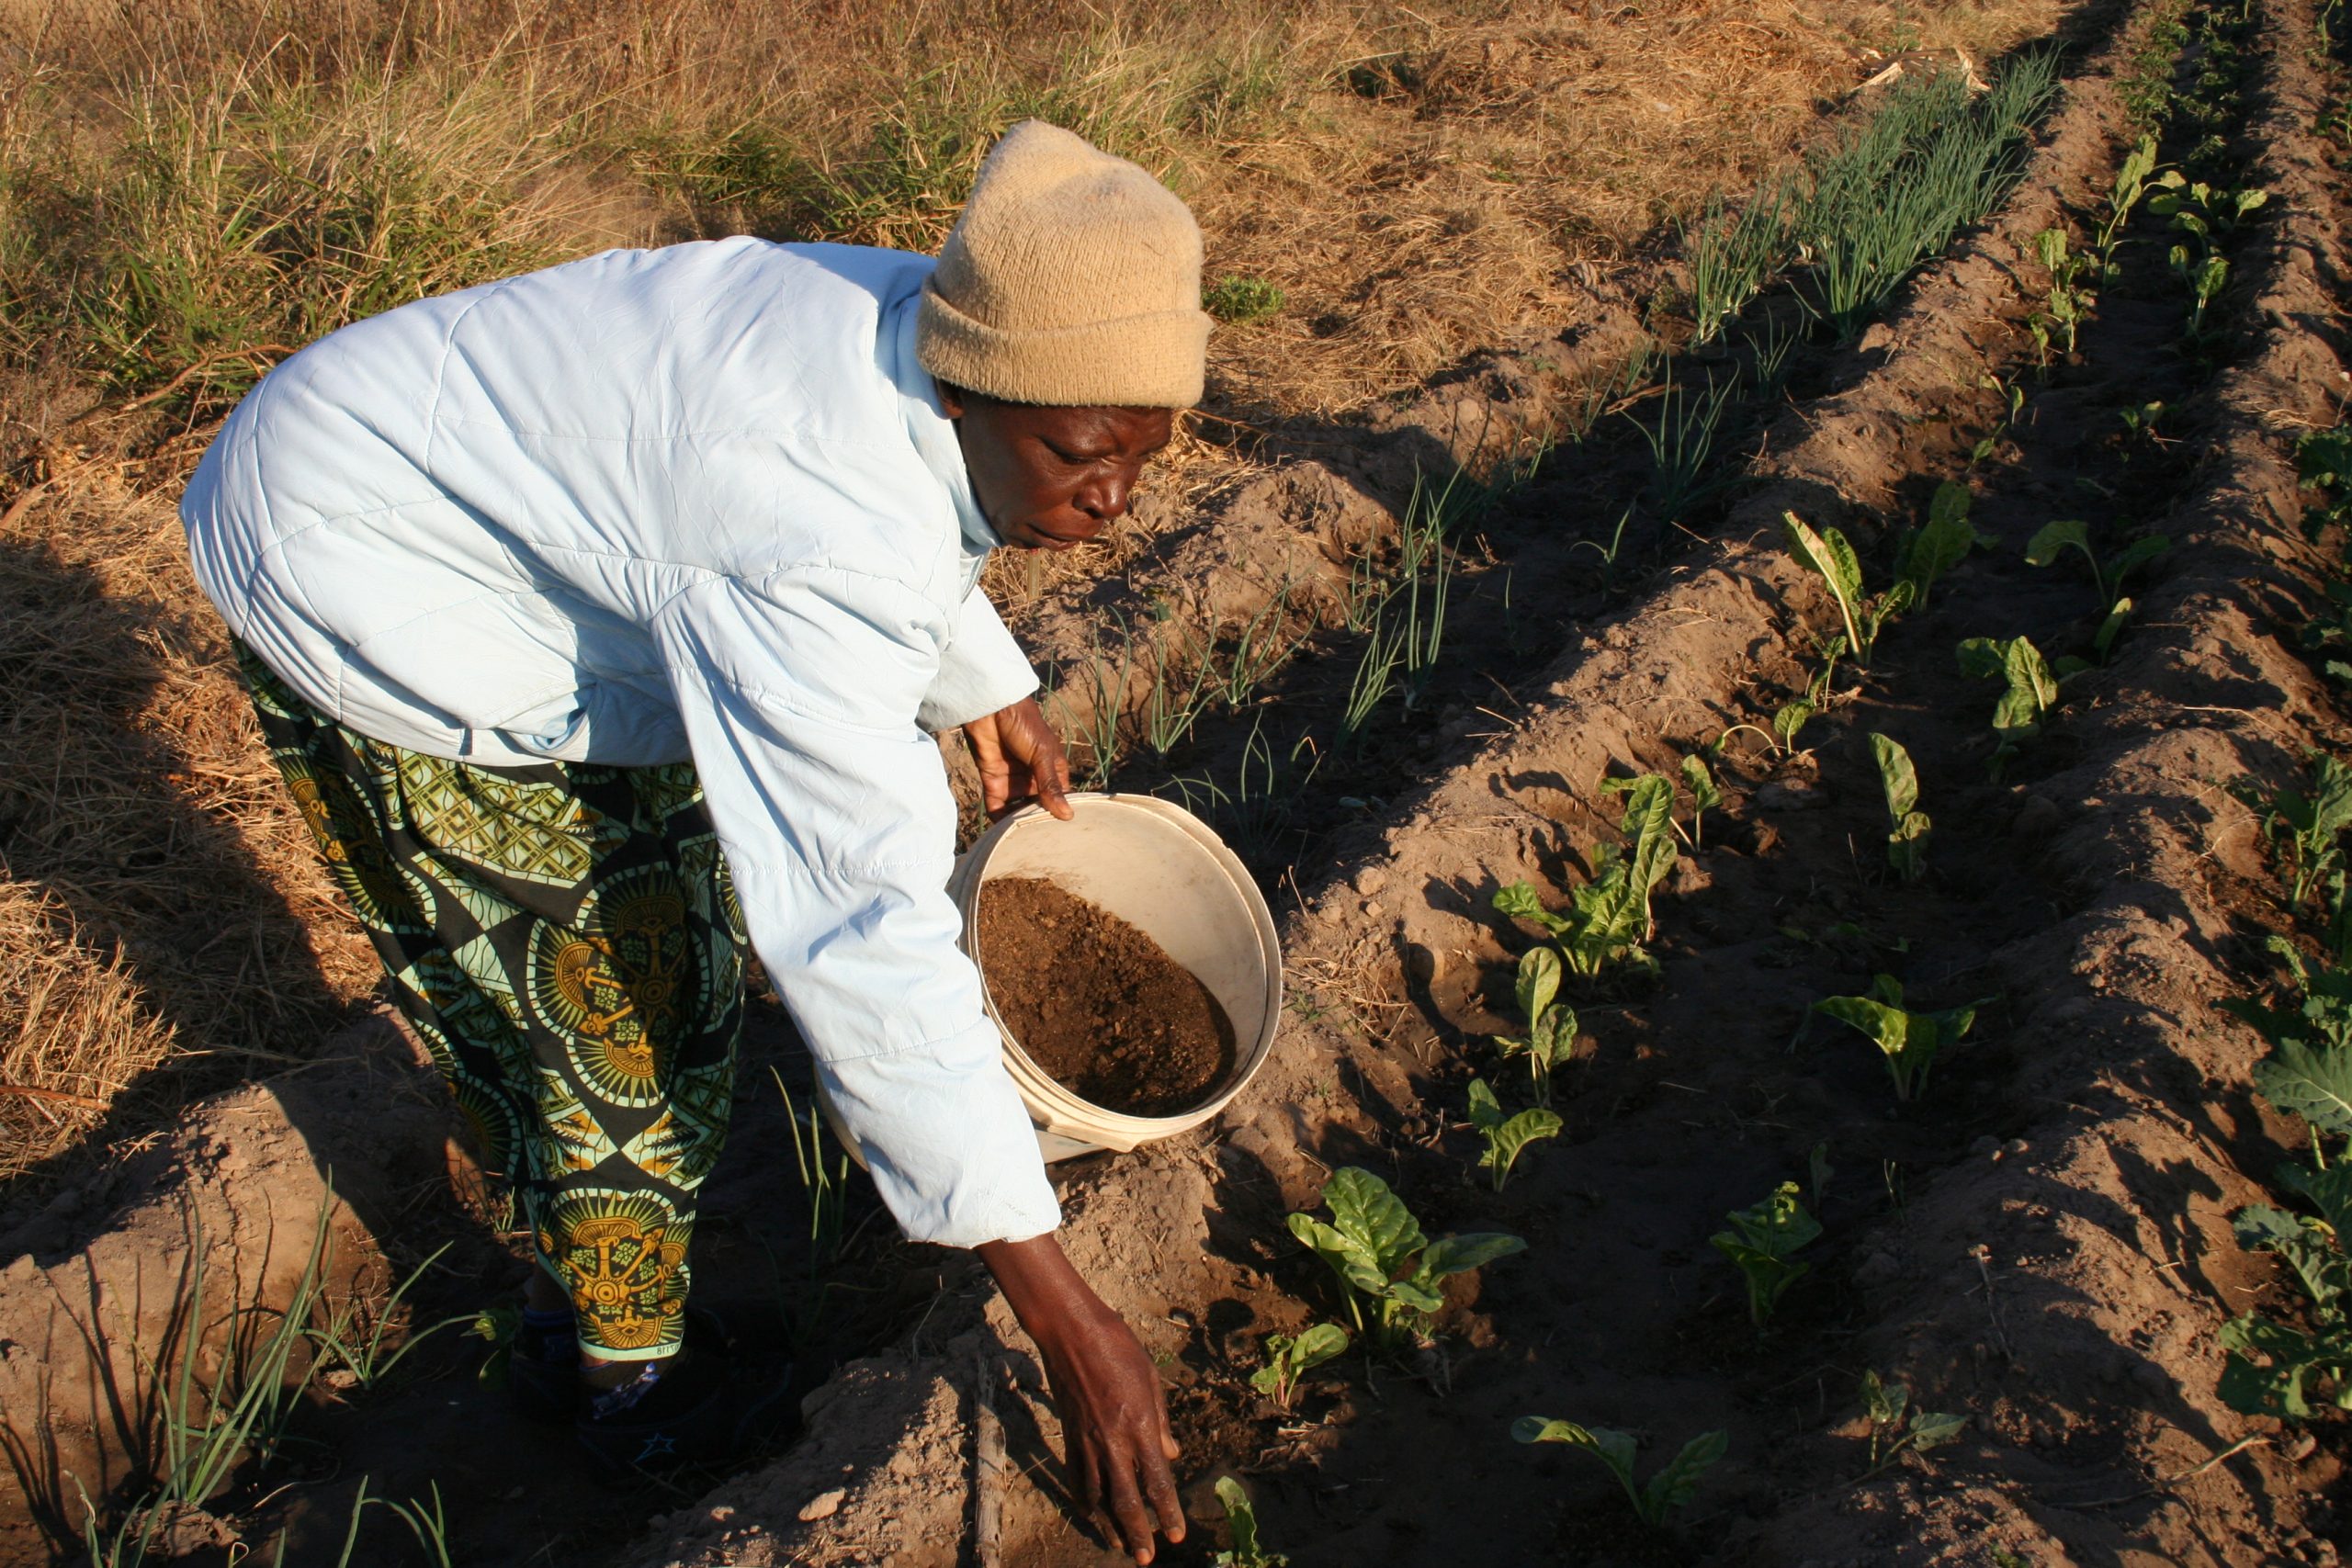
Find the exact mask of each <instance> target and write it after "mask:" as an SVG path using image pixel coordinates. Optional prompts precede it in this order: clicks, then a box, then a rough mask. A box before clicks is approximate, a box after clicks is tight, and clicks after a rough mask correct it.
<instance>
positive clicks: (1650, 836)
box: [1494, 773, 1674, 976]
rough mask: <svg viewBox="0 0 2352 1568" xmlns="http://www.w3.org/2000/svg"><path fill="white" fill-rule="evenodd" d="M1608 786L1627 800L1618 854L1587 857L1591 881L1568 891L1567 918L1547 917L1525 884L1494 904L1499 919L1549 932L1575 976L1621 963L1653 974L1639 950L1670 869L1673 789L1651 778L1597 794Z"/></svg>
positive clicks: (1605, 849)
mask: <svg viewBox="0 0 2352 1568" xmlns="http://www.w3.org/2000/svg"><path fill="white" fill-rule="evenodd" d="M1612 786H1613V787H1615V788H1620V789H1623V791H1624V793H1625V796H1626V799H1625V815H1624V817H1623V818H1622V819H1621V820H1620V821H1619V822H1618V825H1617V827H1618V831H1620V832H1621V833H1623V835H1624V837H1625V844H1624V847H1623V849H1620V848H1619V847H1617V846H1616V845H1613V844H1612V845H1603V846H1602V847H1601V848H1600V849H1598V850H1596V851H1594V852H1593V856H1592V864H1593V877H1592V880H1591V881H1590V882H1588V883H1586V884H1585V885H1584V886H1581V887H1577V888H1571V889H1570V890H1569V892H1568V910H1567V912H1566V914H1555V913H1553V912H1552V911H1551V910H1549V909H1546V908H1544V900H1543V897H1542V896H1541V895H1539V894H1538V893H1537V892H1536V891H1535V889H1534V887H1533V886H1531V885H1529V884H1527V883H1525V882H1514V883H1512V884H1511V885H1510V886H1508V887H1504V888H1501V889H1499V890H1498V892H1497V893H1496V894H1495V897H1494V906H1495V908H1496V910H1497V911H1498V912H1499V913H1501V914H1505V915H1509V916H1510V918H1511V919H1519V920H1531V921H1533V922H1534V923H1535V924H1537V925H1539V926H1542V927H1543V928H1544V930H1545V931H1549V932H1551V933H1552V935H1553V937H1554V938H1555V940H1556V941H1557V942H1559V944H1560V955H1561V957H1562V958H1563V959H1564V960H1565V961H1566V964H1567V966H1568V971H1569V973H1571V974H1574V975H1582V976H1597V975H1599V974H1600V972H1601V971H1602V970H1603V969H1605V968H1606V967H1608V965H1609V964H1611V963H1614V962H1619V961H1623V962H1624V963H1626V964H1630V965H1632V966H1634V967H1635V968H1638V969H1643V970H1646V971H1652V972H1655V971H1656V969H1657V960H1656V959H1654V958H1652V957H1651V956H1650V955H1649V954H1648V953H1645V952H1643V951H1642V943H1643V942H1646V941H1648V940H1649V933H1650V893H1651V891H1652V890H1653V889H1654V888H1656V887H1657V885H1658V884H1659V883H1660V882H1662V881H1664V880H1665V879H1666V874H1667V873H1668V872H1669V871H1671V870H1673V869H1674V786H1673V785H1672V784H1669V783H1668V782H1667V780H1666V779H1665V777H1664V776H1663V775H1661V774H1657V773H1644V774H1643V775H1642V776H1641V777H1639V778H1637V779H1634V780H1631V781H1630V782H1627V783H1623V784H1619V783H1617V782H1616V781H1610V782H1609V783H1604V784H1602V786H1601V787H1602V788H1604V789H1609V788H1611V787H1612Z"/></svg>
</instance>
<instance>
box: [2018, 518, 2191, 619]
mask: <svg viewBox="0 0 2352 1568" xmlns="http://www.w3.org/2000/svg"><path fill="white" fill-rule="evenodd" d="M2170 548H2172V541H2171V540H2170V539H2167V538H2165V536H2163V535H2161V534H2147V535H2143V536H2141V537H2139V538H2137V539H2134V540H2132V541H2131V543H2130V544H2128V545H2126V546H2124V547H2123V550H2122V553H2121V554H2120V555H2118V556H2117V557H2116V558H2114V559H2113V560H2111V561H2109V562H2107V563H2105V564H2104V565H2102V564H2101V563H2100V561H2099V558H2098V551H2097V550H2094V549H2093V548H2091V530H2090V525H2089V524H2087V523H2085V522H2084V521H2082V519H2080V518H2078V517H2062V518H2060V519H2059V520H2058V521H2057V522H2055V523H2046V524H2044V525H2042V526H2041V530H2040V531H2039V532H2038V533H2036V534H2035V535H2034V536H2033V537H2032V538H2030V539H2029V540H2027V541H2026V547H2025V559H2026V564H2027V565H2028V566H2048V565H2050V564H2051V563H2052V562H2053V561H2055V560H2056V559H2057V558H2059V557H2060V556H2062V555H2064V554H2065V553H2066V551H2068V550H2070V549H2072V550H2079V551H2080V552H2082V557H2083V560H2084V562H2085V563H2086V565H2088V566H2089V568H2090V569H2091V586H2092V587H2094V588H2096V589H2098V599H2099V603H2100V604H2113V603H2114V602H2115V599H2116V596H2117V594H2118V593H2119V592H2120V591H2121V590H2122V587H2123V580H2124V579H2125V578H2126V577H2129V576H2130V575H2131V573H2133V572H2135V571H2137V570H2140V569H2141V568H2142V567H2143V566H2145V565H2147V564H2148V563H2149V562H2150V561H2152V560H2154V559H2155V558H2157V557H2158V556H2160V555H2162V554H2164V553H2165V551H2166V550H2168V549H2170Z"/></svg>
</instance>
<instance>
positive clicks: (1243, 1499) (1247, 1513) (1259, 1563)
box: [1209, 1475, 1290, 1568]
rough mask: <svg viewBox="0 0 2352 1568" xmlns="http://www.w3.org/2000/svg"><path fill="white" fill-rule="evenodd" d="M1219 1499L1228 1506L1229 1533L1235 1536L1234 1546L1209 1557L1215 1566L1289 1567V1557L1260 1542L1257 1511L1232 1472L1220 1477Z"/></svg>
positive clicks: (1226, 1519) (1226, 1523) (1227, 1524)
mask: <svg viewBox="0 0 2352 1568" xmlns="http://www.w3.org/2000/svg"><path fill="white" fill-rule="evenodd" d="M1216 1500H1217V1501H1218V1502H1220V1503H1222V1504H1224V1505H1225V1528H1226V1532H1227V1534H1229V1535H1230V1536H1232V1537H1233V1545H1232V1547H1231V1548H1230V1549H1228V1550H1227V1551H1219V1552H1218V1553H1217V1554H1216V1556H1215V1557H1213V1558H1211V1559H1210V1560H1209V1561H1210V1562H1212V1563H1213V1564H1215V1568H1290V1559H1289V1558H1288V1557H1287V1556H1285V1555H1283V1553H1282V1552H1279V1551H1267V1550H1266V1549H1265V1548H1264V1547H1262V1546H1261V1545H1259V1544H1258V1510H1257V1509H1256V1508H1255V1507H1253V1506H1251V1505H1250V1494H1249V1492H1248V1491H1247V1490H1246V1489H1244V1488H1243V1486H1242V1484H1241V1483H1239V1482H1238V1481H1236V1480H1235V1479H1234V1478H1233V1477H1231V1476H1230V1475H1220V1476H1218V1477H1217V1478H1216Z"/></svg>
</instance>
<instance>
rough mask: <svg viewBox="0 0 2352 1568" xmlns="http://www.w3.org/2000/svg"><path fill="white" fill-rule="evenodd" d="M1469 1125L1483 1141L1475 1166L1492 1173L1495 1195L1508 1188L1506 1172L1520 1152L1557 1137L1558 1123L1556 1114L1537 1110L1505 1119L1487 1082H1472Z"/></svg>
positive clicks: (1479, 1080)
mask: <svg viewBox="0 0 2352 1568" xmlns="http://www.w3.org/2000/svg"><path fill="white" fill-rule="evenodd" d="M1470 1125H1472V1126H1473V1127H1476V1129H1478V1133H1479V1135H1480V1136H1482V1137H1484V1138H1485V1139H1486V1140H1487V1152H1486V1153H1485V1154H1483V1155H1480V1156H1478V1166H1479V1168H1480V1169H1482V1170H1490V1171H1492V1172H1494V1175H1495V1190H1496V1191H1498V1192H1499V1191H1501V1190H1503V1189H1504V1188H1505V1187H1507V1186H1509V1185H1510V1168H1511V1167H1512V1166H1513V1165H1515V1164H1517V1163H1518V1161H1519V1156H1520V1153H1521V1151H1522V1150H1524V1149H1525V1148H1526V1147H1527V1145H1530V1144H1532V1143H1535V1142H1537V1141H1538V1140H1540V1139H1544V1138H1556V1137H1558V1136H1559V1135H1560V1128H1561V1125H1562V1123H1561V1121H1560V1117H1559V1113H1558V1112H1556V1111H1547V1110H1544V1108H1542V1107H1540V1106H1537V1107H1532V1108H1531V1109H1529V1110H1526V1111H1521V1112H1520V1113H1519V1114H1518V1115H1516V1116H1506V1115H1504V1114H1503V1108H1502V1105H1501V1102H1500V1101H1498V1100H1496V1099H1495V1091H1494V1090H1493V1089H1488V1088H1487V1080H1486V1079H1484V1078H1472V1079H1471V1080H1470Z"/></svg>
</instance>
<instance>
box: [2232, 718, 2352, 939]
mask: <svg viewBox="0 0 2352 1568" xmlns="http://www.w3.org/2000/svg"><path fill="white" fill-rule="evenodd" d="M2311 761H2312V787H2311V789H2310V791H2309V793H2305V792H2303V791H2301V790H2293V789H2286V788H2283V787H2282V788H2280V789H2279V790H2278V791H2277V792H2276V793H2275V794H2273V795H2270V796H2269V797H2268V798H2267V799H2266V798H2264V797H2263V796H2262V795H2260V794H2259V793H2258V792H2257V790H2256V786H2255V784H2254V782H2253V781H2252V780H2250V779H2249V780H2245V781H2242V782H2241V784H2239V786H2238V794H2239V796H2240V798H2241V799H2244V800H2245V802H2246V804H2247V805H2249V806H2251V807H2255V808H2256V810H2257V811H2259V812H2260V813H2261V814H2262V836H2263V837H2264V838H2266V839H2267V840H2270V841H2271V842H2272V843H2274V844H2283V846H2284V849H2283V852H2284V853H2285V855H2286V857H2287V863H2288V866H2289V869H2290V871H2291V873H2292V874H2293V883H2292V888H2291V891H2290V893H2289V895H2288V898H2287V902H2288V904H2289V905H2290V907H2294V906H2300V905H2301V903H2302V901H2303V898H2304V896H2305V895H2307V894H2308V893H2309V892H2310V891H2311V890H2312V888H2313V887H2315V886H2318V885H2319V882H2320V879H2321V878H2322V877H2324V875H2326V874H2327V873H2329V872H2330V871H2332V870H2334V869H2335V867H2336V866H2337V865H2338V864H2340V863H2342V860H2343V853H2344V849H2343V844H2342V841H2341V840H2342V836H2343V833H2344V829H2346V828H2347V827H2352V768H2347V767H2346V766H2345V765H2344V764H2343V763H2342V762H2339V761H2336V760H2335V758H2333V757H2330V756H2327V755H2325V754H2324V753H2323V752H2319V751H2314V752H2312V754H2311Z"/></svg>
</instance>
